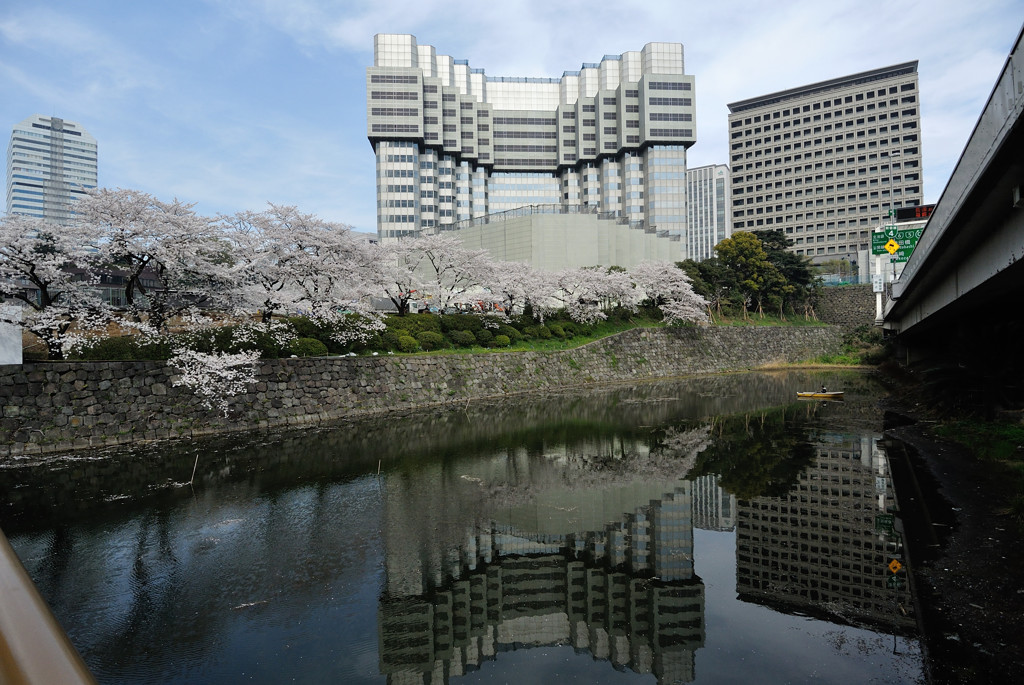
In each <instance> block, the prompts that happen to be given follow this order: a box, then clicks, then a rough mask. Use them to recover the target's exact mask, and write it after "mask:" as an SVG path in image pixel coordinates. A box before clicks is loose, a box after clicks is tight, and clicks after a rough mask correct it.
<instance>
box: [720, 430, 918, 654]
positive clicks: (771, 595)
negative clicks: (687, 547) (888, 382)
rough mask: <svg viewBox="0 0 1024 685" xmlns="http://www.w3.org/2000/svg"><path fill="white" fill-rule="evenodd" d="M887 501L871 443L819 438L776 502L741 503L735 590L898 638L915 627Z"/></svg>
mask: <svg viewBox="0 0 1024 685" xmlns="http://www.w3.org/2000/svg"><path fill="white" fill-rule="evenodd" d="M895 507H896V501H895V497H894V494H893V486H892V479H891V478H890V476H889V472H888V464H887V462H886V459H885V456H884V454H882V453H881V452H880V450H879V448H878V445H877V437H872V436H870V435H863V436H861V437H860V438H853V437H851V436H848V435H844V436H841V437H835V438H832V439H830V438H829V436H825V437H824V438H820V439H818V440H817V442H816V445H815V459H814V462H813V463H812V464H811V465H810V466H809V467H808V468H807V469H806V470H805V471H804V472H803V473H801V474H800V476H799V478H798V480H797V483H796V484H795V485H794V486H793V488H792V489H791V490H790V492H789V494H788V495H786V496H784V497H779V498H774V497H758V498H755V499H752V500H750V501H740V503H739V509H738V523H737V528H736V592H737V594H739V596H740V597H741V598H742V599H746V600H748V601H751V602H755V603H759V604H766V605H769V606H772V607H773V608H775V609H778V610H781V611H786V612H794V611H799V612H806V613H809V614H811V615H822V614H825V615H826V616H825V617H826V618H827V620H829V621H833V622H840V623H853V624H857V625H862V624H864V625H872V626H876V627H880V628H882V629H889V628H893V627H897V626H898V628H899V629H900V632H901V633H904V634H906V633H909V632H912V631H913V630H914V629H915V625H916V621H915V618H914V615H913V604H912V602H911V599H910V590H909V588H908V587H906V585H905V583H903V582H902V581H903V579H904V577H905V576H904V575H901V576H895V575H894V574H893V573H892V571H891V570H890V569H889V567H888V564H889V563H890V561H891V560H892V559H893V558H896V557H901V555H902V543H901V542H900V537H899V536H898V535H897V534H896V533H894V532H893V531H892V529H891V520H892V519H891V518H890V512H892V511H894V510H895Z"/></svg>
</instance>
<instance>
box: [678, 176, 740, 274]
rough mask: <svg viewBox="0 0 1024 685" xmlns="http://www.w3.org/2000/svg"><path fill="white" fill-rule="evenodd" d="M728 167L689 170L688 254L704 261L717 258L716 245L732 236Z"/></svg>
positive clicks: (687, 199)
mask: <svg viewBox="0 0 1024 685" xmlns="http://www.w3.org/2000/svg"><path fill="white" fill-rule="evenodd" d="M729 178H730V177H729V167H727V166H726V165H724V164H710V165H708V166H699V167H695V168H693V169H688V170H687V171H686V185H687V188H686V202H687V222H686V223H687V230H686V240H687V254H688V256H689V257H690V259H695V260H697V261H702V260H704V259H710V258H711V257H714V256H715V245H717V244H718V243H720V242H722V241H723V240H725V239H726V238H728V237H729V236H731V235H732V223H731V222H732V207H731V205H732V202H731V200H730V198H731V195H732V193H731V190H732V188H731V186H730V181H729Z"/></svg>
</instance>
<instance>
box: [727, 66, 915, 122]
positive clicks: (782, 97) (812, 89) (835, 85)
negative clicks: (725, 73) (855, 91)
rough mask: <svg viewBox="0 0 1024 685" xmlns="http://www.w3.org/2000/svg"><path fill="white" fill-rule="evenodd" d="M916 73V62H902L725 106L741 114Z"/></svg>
mask: <svg viewBox="0 0 1024 685" xmlns="http://www.w3.org/2000/svg"><path fill="white" fill-rule="evenodd" d="M914 73H917V60H914V61H912V62H903V63H902V64H894V65H892V66H890V67H882V68H881V69H872V70H870V71H862V72H860V73H857V74H850V75H849V76H840V77H839V78H833V79H829V80H827V81H819V82H818V83H811V84H810V85H806V86H800V87H798V88H790V89H788V90H780V91H778V92H776V93H769V94H768V95H761V96H759V97H756V98H750V99H748V100H740V101H739V102H733V103H730V104H729V105H727V107H728V108H729V112H730V113H731V114H736V113H738V112H743V111H746V110H749V109H756V108H758V107H766V106H768V105H773V104H775V103H777V102H783V101H786V100H796V99H797V98H803V97H807V96H809V95H817V94H819V93H827V92H829V91H832V90H837V89H839V88H846V87H849V86H857V85H861V84H867V83H870V82H872V81H880V80H882V79H888V78H893V77H896V76H905V75H907V74H914Z"/></svg>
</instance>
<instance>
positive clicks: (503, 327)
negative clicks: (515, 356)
mask: <svg viewBox="0 0 1024 685" xmlns="http://www.w3.org/2000/svg"><path fill="white" fill-rule="evenodd" d="M498 335H504V336H505V337H507V338H508V339H509V340H510V341H512V342H516V341H518V340H522V338H523V334H522V333H520V332H519V330H518V329H516V328H514V327H513V326H510V325H508V324H507V323H503V324H500V325H499V326H498Z"/></svg>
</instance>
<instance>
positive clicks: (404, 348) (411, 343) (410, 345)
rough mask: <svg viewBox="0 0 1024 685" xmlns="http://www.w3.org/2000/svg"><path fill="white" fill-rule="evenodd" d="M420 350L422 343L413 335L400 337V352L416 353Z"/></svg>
mask: <svg viewBox="0 0 1024 685" xmlns="http://www.w3.org/2000/svg"><path fill="white" fill-rule="evenodd" d="M418 349H420V343H419V341H418V340H416V338H414V337H412V336H411V335H401V336H399V337H398V350H399V351H400V352H415V351H416V350H418Z"/></svg>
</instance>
